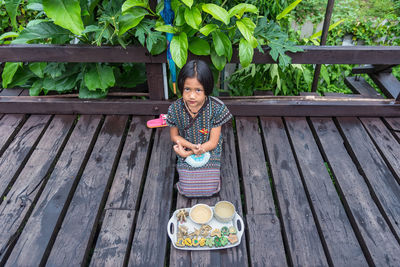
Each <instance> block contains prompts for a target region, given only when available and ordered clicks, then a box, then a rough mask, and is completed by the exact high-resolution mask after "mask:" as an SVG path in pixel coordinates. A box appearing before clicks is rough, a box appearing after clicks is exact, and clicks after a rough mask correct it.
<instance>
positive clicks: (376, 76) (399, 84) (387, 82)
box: [369, 72, 400, 98]
mask: <svg viewBox="0 0 400 267" xmlns="http://www.w3.org/2000/svg"><path fill="white" fill-rule="evenodd" d="M369 77H371V79H372V80H373V81H374V82H375V84H376V85H377V86H378V87H379V89H381V90H382V92H383V93H384V94H385V95H386V96H387V97H388V98H396V97H398V96H399V93H400V81H399V80H397V78H396V77H394V76H393V74H392V73H384V72H381V73H372V74H369Z"/></svg>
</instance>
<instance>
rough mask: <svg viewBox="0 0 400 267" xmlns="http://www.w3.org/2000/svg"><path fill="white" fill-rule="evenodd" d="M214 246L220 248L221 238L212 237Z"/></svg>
mask: <svg viewBox="0 0 400 267" xmlns="http://www.w3.org/2000/svg"><path fill="white" fill-rule="evenodd" d="M214 245H215V247H217V248H219V247H222V244H221V238H219V237H218V236H216V237H214Z"/></svg>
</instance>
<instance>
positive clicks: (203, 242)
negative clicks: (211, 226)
mask: <svg viewBox="0 0 400 267" xmlns="http://www.w3.org/2000/svg"><path fill="white" fill-rule="evenodd" d="M199 244H200V247H204V245H205V244H206V239H205V238H204V237H202V238H200V241H199Z"/></svg>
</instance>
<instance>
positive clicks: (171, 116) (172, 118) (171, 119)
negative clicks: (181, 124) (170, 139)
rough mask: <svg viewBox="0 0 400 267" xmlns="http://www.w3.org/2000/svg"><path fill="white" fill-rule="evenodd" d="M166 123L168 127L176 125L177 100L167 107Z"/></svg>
mask: <svg viewBox="0 0 400 267" xmlns="http://www.w3.org/2000/svg"><path fill="white" fill-rule="evenodd" d="M166 123H167V125H168V126H169V127H178V112H177V102H176V101H175V102H174V103H172V104H171V105H170V106H169V108H168V113H167V119H166Z"/></svg>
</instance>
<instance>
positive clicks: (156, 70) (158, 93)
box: [146, 63, 164, 100]
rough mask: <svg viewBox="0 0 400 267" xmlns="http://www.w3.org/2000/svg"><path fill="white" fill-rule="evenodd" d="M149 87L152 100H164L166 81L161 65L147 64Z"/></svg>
mask: <svg viewBox="0 0 400 267" xmlns="http://www.w3.org/2000/svg"><path fill="white" fill-rule="evenodd" d="M146 75H147V86H148V88H149V95H150V99H151V100H162V99H163V98H164V97H163V90H164V81H163V71H162V64H161V63H146Z"/></svg>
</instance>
